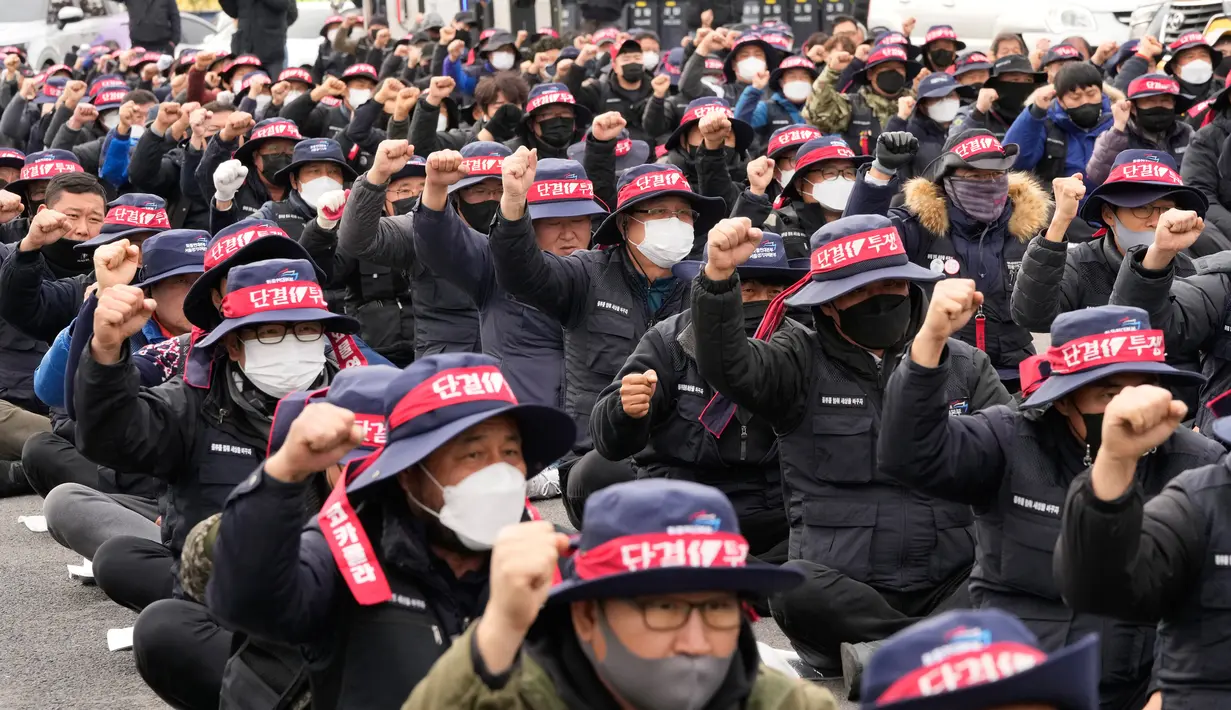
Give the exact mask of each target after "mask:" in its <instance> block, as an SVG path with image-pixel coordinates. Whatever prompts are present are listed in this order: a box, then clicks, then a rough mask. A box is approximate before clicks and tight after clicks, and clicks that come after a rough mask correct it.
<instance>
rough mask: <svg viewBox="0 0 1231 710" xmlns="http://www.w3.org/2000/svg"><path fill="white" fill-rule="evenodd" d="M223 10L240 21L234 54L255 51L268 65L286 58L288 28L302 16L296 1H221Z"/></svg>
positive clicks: (233, 40) (233, 44)
mask: <svg viewBox="0 0 1231 710" xmlns="http://www.w3.org/2000/svg"><path fill="white" fill-rule="evenodd" d="M219 4H220V5H221V6H222V11H223V12H225V13H226V14H228V15H230V16H231V17H234V18H235V19H237V20H239V22H238V29H237V30H236V31H235V35H234V36H232V37H231V53H232V54H234V55H240V54H255V55H256V56H257V57H259V58H260V59H261V62H262V63H264V64H265V66H266V67H271V66H282V63H283V62H284V61H285V60H286V28H287V27H290V26H291V25H293V24H294V23H295V20H296V19H297V18H298V17H299V6H298V5H297V4H296V2H295V0H219Z"/></svg>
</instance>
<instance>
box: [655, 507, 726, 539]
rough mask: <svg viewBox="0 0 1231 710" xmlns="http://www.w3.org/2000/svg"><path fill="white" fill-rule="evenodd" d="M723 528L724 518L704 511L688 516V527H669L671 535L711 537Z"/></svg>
mask: <svg viewBox="0 0 1231 710" xmlns="http://www.w3.org/2000/svg"><path fill="white" fill-rule="evenodd" d="M721 527H722V518H719V517H718V516H717V515H714V514H713V513H707V512H705V511H704V510H700V511H697V512H696V513H693V514H692V515H690V516H688V524H687V525H668V526H667V534H669V535H711V534H713V533H716V532H718V531H719V529H721Z"/></svg>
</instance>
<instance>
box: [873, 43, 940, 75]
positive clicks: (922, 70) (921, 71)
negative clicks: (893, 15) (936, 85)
mask: <svg viewBox="0 0 1231 710" xmlns="http://www.w3.org/2000/svg"><path fill="white" fill-rule="evenodd" d="M871 54H872V45H870V44H861V45H859V46H858V47H856V48H855V59H858V60H859V61H861V62H866V61H868V57H869V56H871ZM926 69H927V67H924V68H923V69H921V70H920V71H919V73H920V74H922V73H923V72H924V71H925V70H926ZM917 76H918V75H916V77H917Z"/></svg>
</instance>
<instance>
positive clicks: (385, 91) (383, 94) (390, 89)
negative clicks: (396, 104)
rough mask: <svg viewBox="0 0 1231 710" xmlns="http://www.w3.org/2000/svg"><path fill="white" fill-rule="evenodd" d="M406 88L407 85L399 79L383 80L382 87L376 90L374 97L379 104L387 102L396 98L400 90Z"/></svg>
mask: <svg viewBox="0 0 1231 710" xmlns="http://www.w3.org/2000/svg"><path fill="white" fill-rule="evenodd" d="M405 88H406V85H405V84H403V83H402V82H400V81H398V80H397V79H393V78H390V79H385V80H384V81H382V82H381V84H380V88H379V89H377V90H376V95H375V96H373V97H372V99H373V100H374V101H375V102H376V103H378V104H386V103H388V102H390V101H393V100H395V99H396V98H397V95H398V92H399V91H401V90H402V89H405Z"/></svg>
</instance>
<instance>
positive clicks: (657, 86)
mask: <svg viewBox="0 0 1231 710" xmlns="http://www.w3.org/2000/svg"><path fill="white" fill-rule="evenodd" d="M650 88H651V89H653V90H654V97H655V98H658V99H665V98H667V92H668V91H671V77H670V76H669V75H667V74H659V75H658V76H656V77H654V78H653V79H651V80H650Z"/></svg>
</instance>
